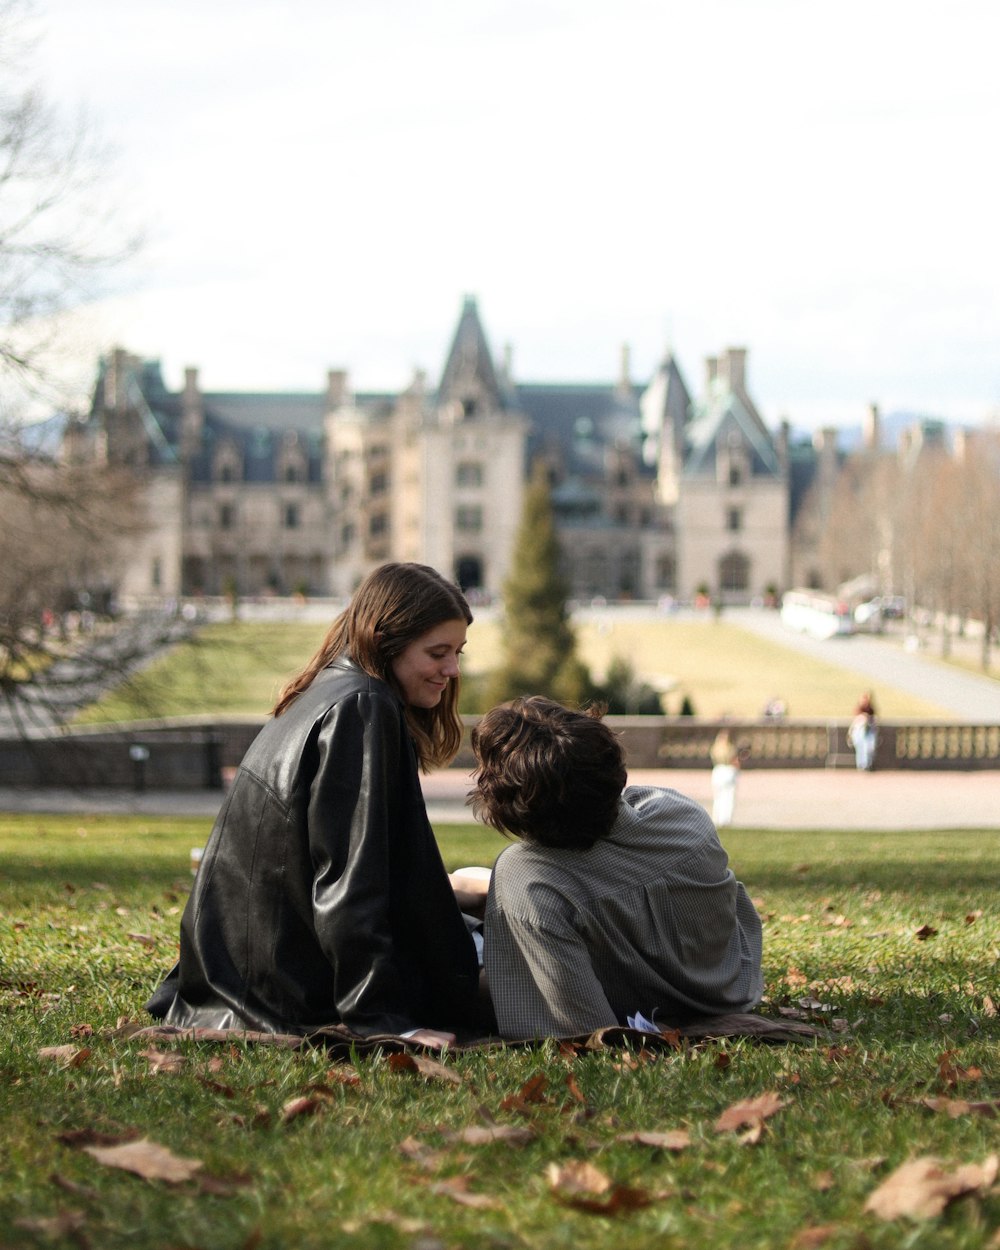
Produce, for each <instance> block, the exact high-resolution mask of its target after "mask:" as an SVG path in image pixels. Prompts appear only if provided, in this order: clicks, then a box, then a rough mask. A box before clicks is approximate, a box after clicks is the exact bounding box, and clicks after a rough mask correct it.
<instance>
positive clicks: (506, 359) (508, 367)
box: [503, 343, 514, 382]
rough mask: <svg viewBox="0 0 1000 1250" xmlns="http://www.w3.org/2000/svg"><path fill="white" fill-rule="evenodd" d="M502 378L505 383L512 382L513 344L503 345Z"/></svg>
mask: <svg viewBox="0 0 1000 1250" xmlns="http://www.w3.org/2000/svg"><path fill="white" fill-rule="evenodd" d="M503 376H504V380H505V381H507V382H513V381H514V345H513V343H504V345H503Z"/></svg>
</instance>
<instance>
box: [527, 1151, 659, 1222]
mask: <svg viewBox="0 0 1000 1250" xmlns="http://www.w3.org/2000/svg"><path fill="white" fill-rule="evenodd" d="M546 1177H547V1178H548V1182H549V1187H550V1188H551V1190H552V1193H553V1195H554V1196H555V1197H556V1198H558V1199H559V1201H560V1202H562V1203H564V1204H565V1205H566V1206H569V1207H573V1208H574V1209H575V1210H577V1211H587V1212H589V1213H590V1214H592V1215H618V1214H619V1213H621V1212H622V1211H637V1210H639V1209H640V1208H642V1207H648V1206H649V1205H650V1204H651V1203H653V1202H656V1201H658V1200H659V1199H662V1198H664V1197H666V1196H667V1195H666V1194H665V1193H657V1194H651V1193H649V1192H648V1191H647V1190H645V1189H633V1188H632V1187H631V1186H630V1185H614V1184H612V1182H611V1181H610V1180H609V1178H608V1177H607V1176H606V1175H605V1174H604V1173H603V1172H602V1171H600V1169H599V1168H595V1167H594V1165H593V1164H592V1163H588V1162H587V1161H586V1160H585V1159H571V1160H569V1162H567V1163H563V1164H558V1163H550V1164H549V1166H548V1168H546Z"/></svg>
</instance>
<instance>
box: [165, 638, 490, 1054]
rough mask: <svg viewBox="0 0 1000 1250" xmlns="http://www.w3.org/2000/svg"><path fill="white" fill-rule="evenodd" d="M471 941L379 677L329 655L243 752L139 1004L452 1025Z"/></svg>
mask: <svg viewBox="0 0 1000 1250" xmlns="http://www.w3.org/2000/svg"><path fill="white" fill-rule="evenodd" d="M477 984H478V967H477V961H476V955H475V948H474V946H473V943H472V939H471V937H470V936H469V933H468V930H467V928H466V925H465V921H464V919H463V917H462V913H461V912H460V911H459V908H458V905H457V903H456V902H455V896H454V894H453V892H452V889H451V886H450V884H449V882H448V878H447V875H446V873H445V870H444V865H443V863H442V861H441V856H440V853H439V851H438V848H437V843H436V842H435V840H434V835H433V832H432V831H431V827H430V824H429V822H428V820H427V812H426V809H425V807H424V800H423V794H422V792H421V789H420V780H419V776H418V772H417V760H416V753H415V751H414V747H413V742H412V739H411V738H410V735H409V733H408V731H407V727H406V721H405V718H404V714H403V705H402V703H401V701H400V700H399V699H398V698H397V697H396V695H395V694H394V693H393V692H392V690H391V689H390V688H389V687H388V686H387V685H386V684H385V683H384V682H381V681H377V680H376V679H374V678H372V677H369V676H368V675H367V674H366V673H364V672H362V671H361V669H360V668H358V666H357V665H356V664H355V663H354V662H353V661H352V660H350V659H348V658H346V657H341V658H339V659H337V660H336V661H334V663H333V664H332V665H331V666H330V667H329V668H327V669H325V670H324V671H323V672H322V673H320V674H319V675H318V676H317V677H316V678H315V680H314V681H313V682H312V684H311V685H310V686H309V688H308V689H307V690H306V691H305V692H304V693H303V694H301V695H299V697H298V698H297V699H296V700H295V701H294V702H293V703H292V704H291V705H290V706H289V707H288V708H287V709H286V710H285V711H284V712H283V713H282V715H281V716H279V717H276V718H274V719H273V720H271V721H269V722H268V724H267V725H265V727H264V728H263V729H262V730H261V732H260V734H259V735H258V736H257V738H256V739H255V741H254V742H253V743H252V745H251V746H250V749H249V750H248V751H247V754H246V756H245V757H244V759H243V762H242V764H241V765H240V768H239V771H238V773H237V775H236V779H235V781H234V783H233V786H232V789H231V790H230V792H229V794H228V795H227V797H226V800H225V803H224V806H223V808H222V810H221V811H220V813H219V816H218V818H217V820H216V822H215V827H214V828H213V830H212V834H211V837H210V838H209V840H208V844H207V846H206V848H205V856H204V859H203V860H202V863H201V867H200V868H199V870H198V875H197V877H196V878H195V883H194V888H193V890H192V893H191V897H190V898H189V900H188V903H187V906H186V907H185V909H184V916H183V918H182V920H181V951H180V962H179V963H178V964H177V966H176V967H175V968H174V969H173V971H172V972H171V973H170V974H169V975H168V976H167V978H166V980H165V981H164V982H163V984H162V985H161V986H160V988H159V989H158V990H157V992H156V993H155V994H154V995H153V997H152V998H151V999H150V1001H149V1003H148V1004H147V1009H148V1010H149V1011H150V1012H151V1014H152V1015H154V1016H157V1017H161V1018H164V1019H165V1020H166V1022H167V1023H168V1024H177V1025H182V1026H192V1025H197V1026H203V1027H208V1028H251V1029H260V1030H264V1031H268V1032H299V1033H305V1032H309V1031H310V1030H311V1029H314V1028H318V1027H321V1026H323V1025H327V1024H338V1023H339V1024H344V1025H346V1026H347V1027H348V1028H350V1029H351V1030H352V1031H354V1032H356V1033H359V1034H362V1035H368V1034H371V1033H401V1032H405V1031H407V1030H409V1029H414V1028H436V1029H445V1030H448V1031H455V1030H457V1029H459V1028H461V1027H463V1026H465V1025H468V1024H470V1023H471V1022H472V1021H473V1019H474V1014H475V1000H476V991H477Z"/></svg>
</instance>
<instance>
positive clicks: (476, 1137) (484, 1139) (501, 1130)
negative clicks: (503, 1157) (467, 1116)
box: [447, 1124, 535, 1146]
mask: <svg viewBox="0 0 1000 1250" xmlns="http://www.w3.org/2000/svg"><path fill="white" fill-rule="evenodd" d="M447 1136H448V1140H449V1141H456V1142H461V1143H462V1144H463V1145H465V1146H487V1145H489V1144H490V1143H491V1142H496V1141H502V1142H505V1143H506V1144H507V1145H508V1146H526V1145H527V1144H528V1142H531V1141H534V1140H535V1134H534V1131H533V1130H532V1129H530V1128H522V1127H520V1126H519V1125H517V1124H472V1125H470V1126H469V1127H468V1128H463V1129H461V1130H459V1131H458V1132H455V1133H449V1134H448V1135H447Z"/></svg>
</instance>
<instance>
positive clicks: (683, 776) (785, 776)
mask: <svg viewBox="0 0 1000 1250" xmlns="http://www.w3.org/2000/svg"><path fill="white" fill-rule="evenodd" d="M629 780H630V782H631V783H632V784H634V785H658V786H666V787H669V788H671V789H674V790H680V791H681V793H683V794H688V795H690V796H691V798H693V799H696V800H697V801H698V802H700V803H702V804H703V805H704V806H705V807H706V808H707V809H709V810H711V805H712V796H711V778H710V774H709V771H708V770H707V769H698V770H687V769H685V770H680V769H678V770H674V769H658V770H637V771H635V772H633V773H632V774H631V775H630V778H629ZM469 785H470V780H469V775H468V774H467V773H465V772H464V771H462V770H461V769H446V770H444V771H441V772H437V773H432V774H431V775H430V776H429V777H426V778H424V794H425V797H426V799H427V809H428V812H429V813H430V817H431V821H432V822H433V823H435V824H443V823H446V822H462V821H471V820H472V816H471V813H470V812H469V810H468V808H467V807H466V806H465V795H466V792H467V791H468V789H469ZM221 800H222V796H221V793H220V792H219V791H217V790H216V791H210V790H202V791H190V792H183V791H181V792H177V791H173V792H166V791H148V792H145V793H142V794H136V793H133V792H131V791H127V790H126V791H123V790H90V789H88V790H25V789H17V788H14V787H3V788H0V812H9V811H30V812H79V813H80V815H82V816H85V815H88V814H90V813H97V812H111V813H120V814H122V815H126V814H144V813H145V814H156V815H167V816H169V815H173V816H176V817H178V818H181V817H188V816H191V817H205V818H206V819H209V820H210V819H212V818H213V817H214V815H215V813H216V812H217V811H218V808H219V804H220V802H221ZM735 826H736V827H738V828H739V827H742V828H749V829H817V830H823V829H991V830H996V831H998V832H1000V773H997V772H992V771H985V772H954V773H952V772H903V771H900V770H898V769H897V770H892V771H886V772H875V773H859V772H857V771H856V770H855V769H848V768H845V769H826V770H820V769H796V770H788V771H781V770H772V769H757V770H754V769H747V770H745V771H744V772H743V774H742V776H741V777H740V780H739V790H738V793H737V798H736V820H735Z"/></svg>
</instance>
